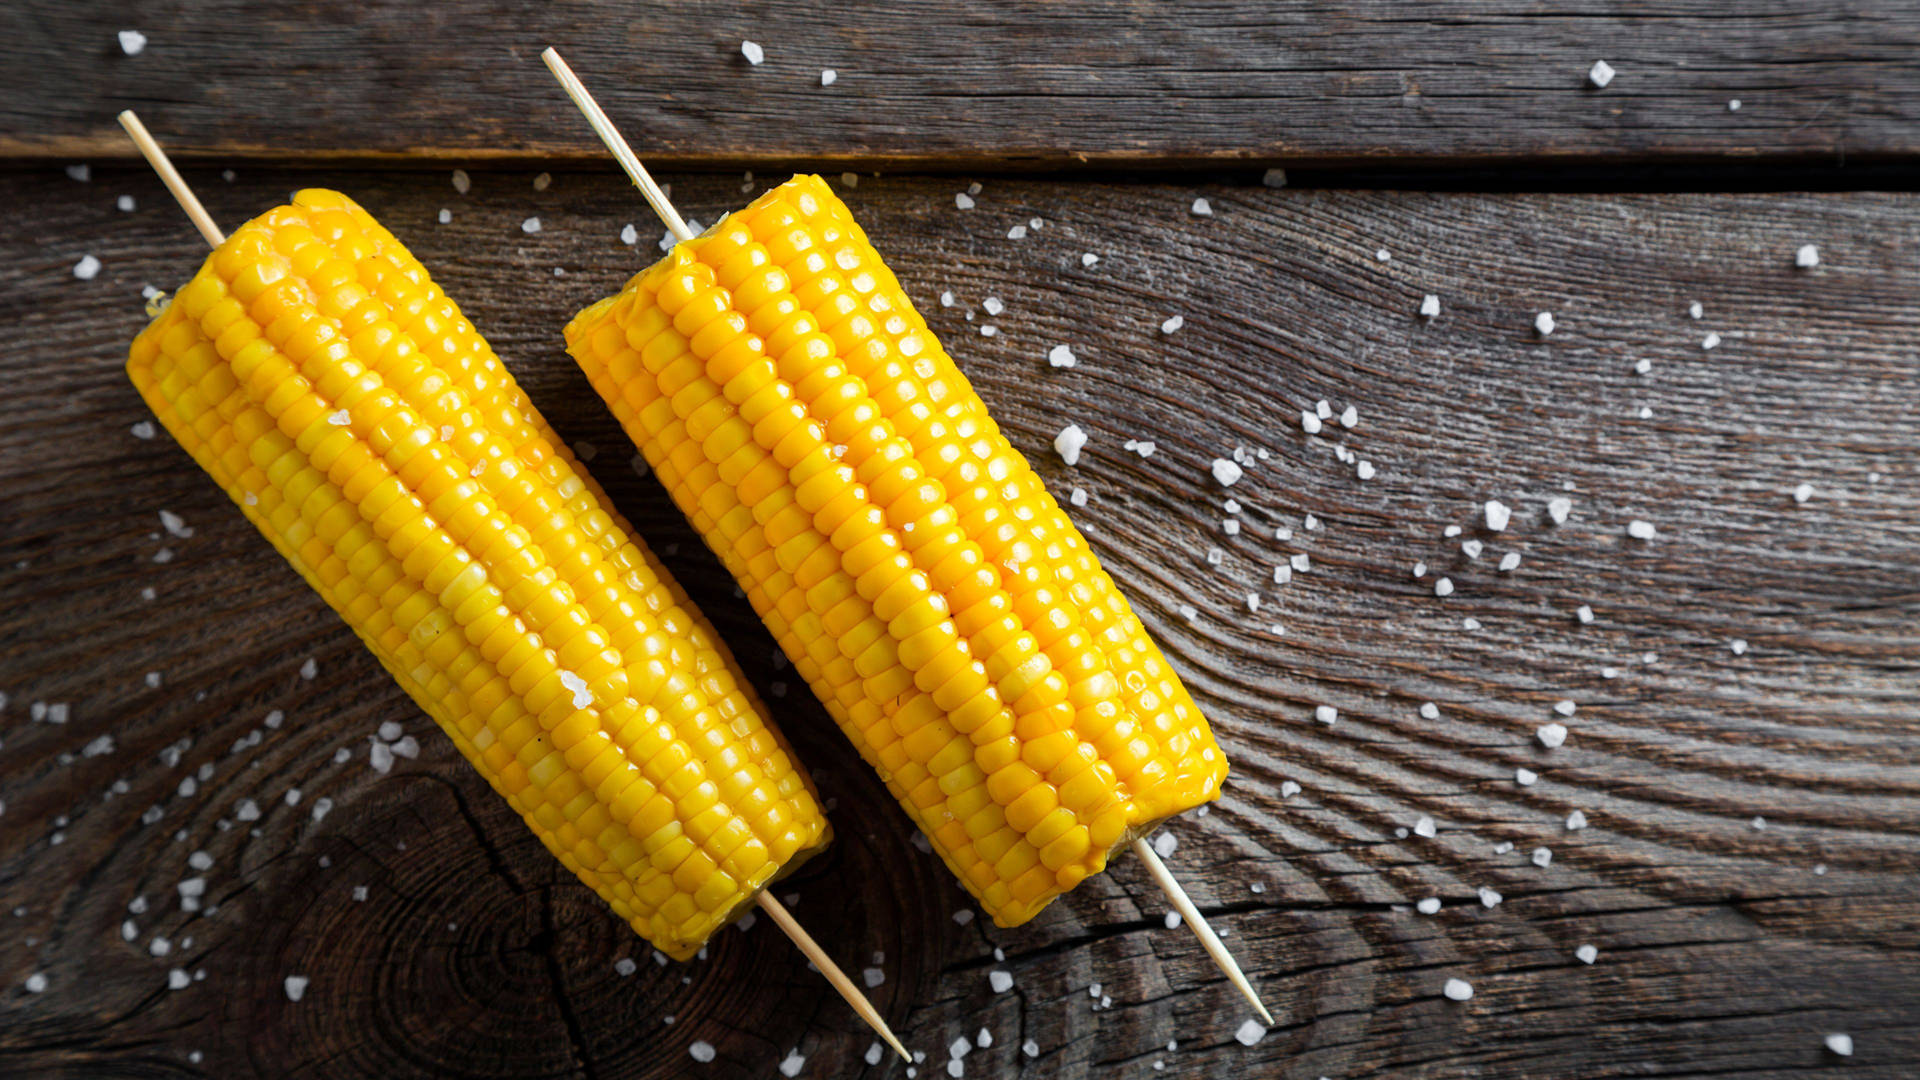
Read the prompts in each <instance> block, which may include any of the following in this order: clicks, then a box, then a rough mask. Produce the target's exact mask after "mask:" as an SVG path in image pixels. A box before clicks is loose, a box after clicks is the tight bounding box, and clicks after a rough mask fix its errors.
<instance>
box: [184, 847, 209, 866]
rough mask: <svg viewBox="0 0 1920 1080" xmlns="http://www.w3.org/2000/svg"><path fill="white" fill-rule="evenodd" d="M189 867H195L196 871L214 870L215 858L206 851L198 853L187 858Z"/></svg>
mask: <svg viewBox="0 0 1920 1080" xmlns="http://www.w3.org/2000/svg"><path fill="white" fill-rule="evenodd" d="M187 865H188V866H191V867H193V868H194V869H195V870H211V869H213V856H211V855H209V854H207V853H206V852H204V851H196V852H194V853H193V854H191V855H189V856H187Z"/></svg>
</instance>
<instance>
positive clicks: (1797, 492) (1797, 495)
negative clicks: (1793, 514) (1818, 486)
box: [1793, 484, 1813, 503]
mask: <svg viewBox="0 0 1920 1080" xmlns="http://www.w3.org/2000/svg"><path fill="white" fill-rule="evenodd" d="M1811 498H1813V485H1812V484H1801V485H1800V486H1799V487H1797V488H1794V489H1793V501H1794V502H1797V503H1804V502H1806V501H1807V500H1808V499H1811Z"/></svg>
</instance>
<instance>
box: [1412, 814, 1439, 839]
mask: <svg viewBox="0 0 1920 1080" xmlns="http://www.w3.org/2000/svg"><path fill="white" fill-rule="evenodd" d="M1439 833H1440V830H1439V829H1438V828H1437V827H1436V826H1435V825H1434V823H1433V819H1432V818H1430V817H1427V816H1426V815H1424V814H1423V815H1421V817H1420V820H1419V821H1416V822H1414V823H1413V835H1415V836H1418V837H1422V838H1424V839H1427V840H1431V839H1433V838H1434V837H1435V836H1437V835H1439Z"/></svg>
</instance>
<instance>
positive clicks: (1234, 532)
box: [1220, 519, 1240, 536]
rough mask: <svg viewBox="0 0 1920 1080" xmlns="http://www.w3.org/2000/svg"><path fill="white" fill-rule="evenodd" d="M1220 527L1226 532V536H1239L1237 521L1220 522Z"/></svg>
mask: <svg viewBox="0 0 1920 1080" xmlns="http://www.w3.org/2000/svg"><path fill="white" fill-rule="evenodd" d="M1220 527H1221V528H1222V529H1224V530H1225V531H1226V534H1227V535H1228V536H1239V535H1240V523H1239V522H1238V521H1234V520H1231V519H1229V520H1227V521H1224V522H1222V523H1221V525H1220Z"/></svg>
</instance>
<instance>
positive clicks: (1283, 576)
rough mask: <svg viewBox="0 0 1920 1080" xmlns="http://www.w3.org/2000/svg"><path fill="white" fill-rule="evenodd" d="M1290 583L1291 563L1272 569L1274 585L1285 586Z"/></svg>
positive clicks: (1291, 576)
mask: <svg viewBox="0 0 1920 1080" xmlns="http://www.w3.org/2000/svg"><path fill="white" fill-rule="evenodd" d="M1292 581H1293V565H1292V564H1291V563H1281V564H1280V565H1279V566H1276V567H1274V568H1273V583H1274V584H1275V585H1286V584H1288V583H1290V582H1292Z"/></svg>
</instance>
